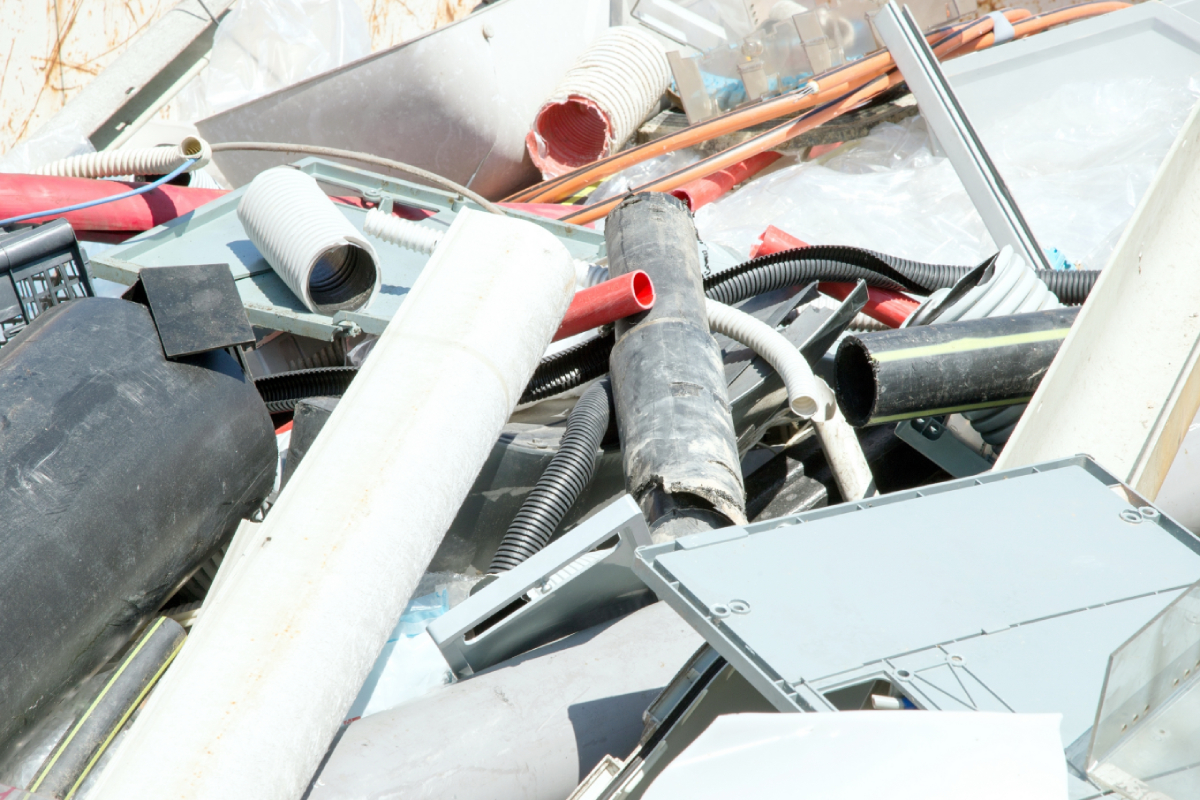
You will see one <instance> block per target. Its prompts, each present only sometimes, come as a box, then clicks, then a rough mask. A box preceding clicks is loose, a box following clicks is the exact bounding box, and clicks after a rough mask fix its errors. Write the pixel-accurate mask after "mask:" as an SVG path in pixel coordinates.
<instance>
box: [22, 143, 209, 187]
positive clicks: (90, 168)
mask: <svg viewBox="0 0 1200 800" xmlns="http://www.w3.org/2000/svg"><path fill="white" fill-rule="evenodd" d="M193 158H194V159H196V163H194V164H192V165H191V166H189V167H188V171H189V172H192V171H195V170H198V169H200V168H201V167H203V166H205V165H207V164H208V162H210V161H212V148H211V147H209V144H208V142H206V141H204V140H203V139H201V138H199V137H197V136H188V137H186V138H184V140H183V141H182V142H180V143H179V144H178V145H175V146H174V147H137V148H131V149H128V150H103V151H101V152H99V153H85V154H83V155H79V156H70V157H69V158H63V159H59V160H58V161H51V162H50V163H49V164H46V165H45V166H42V167H39V168H38V169H37V170H36V171H35V172H34V174H35V175H56V176H58V177H61V178H115V177H117V176H121V175H166V174H167V173H169V172H171V171H173V170H175V169H178V168H179V167H180V166H182V165H183V164H184V163H186V162H187V161H188V160H189V159H193Z"/></svg>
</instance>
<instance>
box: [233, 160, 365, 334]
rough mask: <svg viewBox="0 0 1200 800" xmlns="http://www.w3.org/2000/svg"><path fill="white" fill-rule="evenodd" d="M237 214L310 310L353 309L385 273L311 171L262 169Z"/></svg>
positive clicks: (260, 250) (269, 261)
mask: <svg viewBox="0 0 1200 800" xmlns="http://www.w3.org/2000/svg"><path fill="white" fill-rule="evenodd" d="M237 216H238V219H239V220H240V221H241V223H242V227H244V228H245V229H246V235H247V236H248V237H250V241H251V242H253V243H254V246H255V247H256V248H258V252H260V253H262V256H263V258H265V259H266V260H267V263H268V264H270V265H271V269H273V270H275V274H276V275H278V276H279V277H280V278H281V279H282V280H283V282H284V283H286V284H287V286H288V288H289V289H291V290H292V292H293V293H295V295H296V296H297V297H299V298H300V299H301V300H302V301H303V302H304V306H305V307H306V308H307V309H308V310H309V311H315V312H317V313H320V314H333V313H334V312H336V311H341V310H348V311H353V310H354V309H357V308H362V307H363V306H364V305H366V303H367V301H368V300H370V299H371V297H372V296H373V295H374V294H375V293H376V292H377V291H379V287H380V284H381V283H382V279H383V276H382V273H381V271H380V269H379V257H378V256H377V255H376V254H375V248H374V247H372V246H371V243H370V242H369V241H367V239H366V237H365V236H363V235H362V234H361V233H359V232H358V230H357V229H356V228H355V227H354V226H353V225H351V224H350V220H348V219H346V217H345V216H343V215H342V212H341V211H339V210H338V209H337V208H336V207H335V206H334V205H333V201H332V200H330V199H329V197H328V196H327V195H326V194H325V193H324V192H322V191H321V187H319V186H317V182H316V180H315V179H314V178H313V177H312V176H311V175H308V174H306V173H304V172H301V171H300V170H298V169H293V168H292V167H275V168H274V169H269V170H266V171H264V172H260V173H259V174H258V176H257V177H256V178H255V179H254V180H253V181H251V182H250V186H249V187H247V189H246V193H245V194H244V195H242V199H241V200H239V201H238V207H237Z"/></svg>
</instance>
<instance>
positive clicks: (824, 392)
mask: <svg viewBox="0 0 1200 800" xmlns="http://www.w3.org/2000/svg"><path fill="white" fill-rule="evenodd" d="M704 306H705V309H706V310H707V311H708V327H709V328H710V329H711V330H712V332H713V333H722V334H724V335H726V336H728V337H729V338H730V339H733V340H734V341H735V342H738V343H739V344H744V345H745V346H746V347H749V348H750V349H751V350H753V351H754V352H755V353H757V354H758V355H760V356H762V358H763V359H764V360H765V361H766V362H767V363H768V364H770V365H771V368H772V369H774V370H775V371H776V372H777V373H779V377H780V378H782V379H783V385H784V386H785V387H787V393H788V407H789V408H791V410H792V413H793V414H795V415H796V416H798V417H800V418H801V419H811V418H812V417H814V416H820V417H825V418H827V417H828V416H829V415H830V413H831V409H832V407H833V406H835V405H836V403H835V402H834V399H833V393H832V392H831V391H829V387H828V386H826V385H825V384H824V382H822V381H821V380H819V379H818V378H817V376H816V375H813V371H812V367H810V366H809V364H808V361H806V360H805V358H804V356H802V355H801V354H800V351H799V350H798V349H796V347H795V345H793V344H792V343H791V342H789V341H788V340H787V339H786V338H785V337H784V335H783V334H782V333H780V332H779V331H777V330H775V329H774V328H772V327H771V326H770V325H768V324H767V323H765V322H762V321H760V320H758V319H756V318H754V317H752V316H751V315H749V314H747V313H746V312H745V311H739V310H738V309H736V308H731V307H730V306H727V305H725V304H724V303H718V302H717V301H716V300H705V302H704Z"/></svg>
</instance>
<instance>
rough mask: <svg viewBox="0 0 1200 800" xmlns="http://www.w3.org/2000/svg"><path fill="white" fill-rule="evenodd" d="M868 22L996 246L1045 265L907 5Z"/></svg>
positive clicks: (889, 9) (890, 6)
mask: <svg viewBox="0 0 1200 800" xmlns="http://www.w3.org/2000/svg"><path fill="white" fill-rule="evenodd" d="M874 21H875V28H876V30H878V31H879V35H880V36H881V37H882V38H883V41H884V43H886V44H887V48H888V50H889V51H890V52H891V54H892V58H894V59H895V61H896V66H897V67H899V69H900V74H901V75H903V76H904V80H905V82H906V83H907V84H908V88H909V89H910V90H911V91H912V93H913V96H914V97H916V98H917V106H918V107H919V108H920V110H921V114H922V116H924V117H925V119H926V121H927V122H928V123H929V128H930V130H931V131H932V132H933V135H934V136H935V137H937V141H938V144H940V145H941V147H942V148H943V149H944V150H945V152H946V156H947V157H948V158H949V159H950V163H951V164H952V165H953V166H954V171H955V172H956V173H957V174H958V177H959V180H961V181H962V184H963V186H964V187H965V188H966V190H967V195H968V196H969V197H970V198H971V202H972V203H974V204H975V208H976V210H977V211H978V212H979V216H980V217H982V218H983V224H984V225H985V226H986V227H987V229H988V233H990V234H991V236H992V240H993V241H995V243H996V244H997V245H998V246H1000V247H1003V246H1004V245H1006V244H1007V245H1012V248H1013V250H1015V251H1016V252H1017V253H1020V254H1021V255H1022V256H1023V257H1024V258H1025V260H1026V261H1027V262H1028V263H1029V265H1030V266H1032V267H1034V268H1035V269H1050V264H1049V262H1048V261H1047V260H1046V255H1045V253H1043V252H1042V249H1041V247H1039V246H1038V243H1037V240H1036V239H1035V238H1034V236H1033V232H1032V231H1031V230H1030V229H1029V225H1028V224H1026V222H1025V218H1024V217H1023V216H1021V210H1020V209H1019V208H1017V203H1016V201H1015V200H1014V199H1013V197H1012V194H1011V193H1009V191H1008V186H1007V185H1006V184H1005V182H1004V178H1003V177H1002V176H1001V175H1000V173H999V171H997V169H996V165H995V164H993V163H992V159H991V158H990V157H989V156H988V154H987V150H986V149H984V146H983V142H981V141H980V139H979V136H978V135H976V133H975V129H974V128H972V127H971V122H970V120H969V119H967V114H966V112H965V111H964V110H963V108H962V105H960V104H959V102H958V98H956V97H955V96H954V90H953V89H952V88H951V87H950V83H949V81H947V80H946V76H945V75H944V74H943V73H942V68H941V65H940V64H939V63H938V60H937V57H936V56H934V54H933V51H932V50H931V49H930V48H929V44H928V42H926V41H925V37H924V35H923V34H922V33H921V29H920V27H919V26H918V25H917V23H916V20H914V19H913V16H912V13H911V12H910V11H909V9H908V6H905V7H904V10H903V11H901V10H900V9H899V8H898V7H897V6H896V4H895V3H894V2H891V3H888V4H887V5H886V6H884V7H883V9H881V10H880V12H879V14H878V15H876V16H875V18H874Z"/></svg>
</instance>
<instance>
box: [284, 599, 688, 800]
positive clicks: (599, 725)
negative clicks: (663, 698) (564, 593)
mask: <svg viewBox="0 0 1200 800" xmlns="http://www.w3.org/2000/svg"><path fill="white" fill-rule="evenodd" d="M700 644H701V639H700V636H699V635H698V634H697V633H696V632H695V631H694V630H693V629H692V628H691V627H690V626H688V624H687V623H685V622H684V621H683V620H682V619H681V618H680V617H679V615H677V614H676V613H675V612H674V611H672V610H671V609H670V608H669V607H668V606H667V605H666V604H665V603H655V604H654V605H652V606H650V607H648V608H643V609H642V610H640V611H636V612H634V613H633V614H630V615H629V616H628V617H624V618H622V619H620V620H617V621H615V622H611V623H607V624H605V625H600V626H597V627H595V628H591V629H589V630H586V631H581V632H579V633H576V634H574V635H572V636H569V637H567V638H566V639H563V640H562V641H560V642H557V643H555V644H552V645H547V646H546V647H543V648H541V649H538V650H534V651H533V652H531V653H526V654H525V655H523V656H518V657H516V658H513V659H510V660H509V661H505V662H504V663H502V664H498V665H497V666H495V667H493V668H491V669H490V670H486V671H484V672H481V673H479V674H478V675H476V676H475V677H473V678H469V679H468V680H465V681H462V682H461V683H456V684H453V685H451V686H443V687H440V688H438V689H435V690H434V691H433V692H431V693H430V694H428V695H426V696H425V697H422V698H420V699H418V700H415V701H413V702H411V703H408V704H406V705H403V706H400V707H399V708H396V709H394V710H392V711H385V712H383V713H380V714H376V715H374V716H371V717H367V718H365V719H361V720H359V721H357V722H353V723H351V724H350V726H349V727H348V728H347V729H346V732H345V734H343V736H342V738H341V739H340V741H339V742H338V743H337V745H336V746H335V747H334V749H333V752H332V753H331V754H330V756H329V758H328V760H327V761H326V763H325V764H324V766H323V767H322V769H321V771H320V772H319V773H318V774H317V778H316V780H315V781H314V783H313V786H312V789H311V791H310V794H309V796H308V799H307V800H360V799H361V798H364V797H373V798H404V800H422V798H429V800H442V798H448V797H454V798H458V800H563V798H564V797H566V796H567V795H569V794H570V793H571V792H572V791H574V789H575V786H576V785H577V784H578V783H579V781H580V780H581V779H582V778H583V777H584V776H586V775H587V773H588V772H589V771H590V770H591V769H592V767H593V766H595V765H596V764H597V763H598V762H599V761H600V759H602V758H603V757H604V756H605V755H612V756H614V757H616V758H625V756H627V755H628V754H629V753H630V752H631V751H632V750H633V749H634V747H635V746H636V745H637V742H638V738H639V737H640V736H641V733H642V713H643V712H644V711H645V710H646V708H647V707H648V706H649V705H650V703H651V702H652V701H653V700H654V698H655V697H656V696H657V695H658V692H659V691H660V690H661V689H662V687H664V686H666V685H667V683H668V682H669V681H670V680H671V678H672V677H674V675H675V673H676V672H677V671H678V670H679V669H680V668H681V667H682V666H683V665H684V664H685V663H686V662H687V660H688V658H689V657H690V656H691V655H692V653H694V652H695V650H696V648H697V647H699V646H700Z"/></svg>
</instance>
